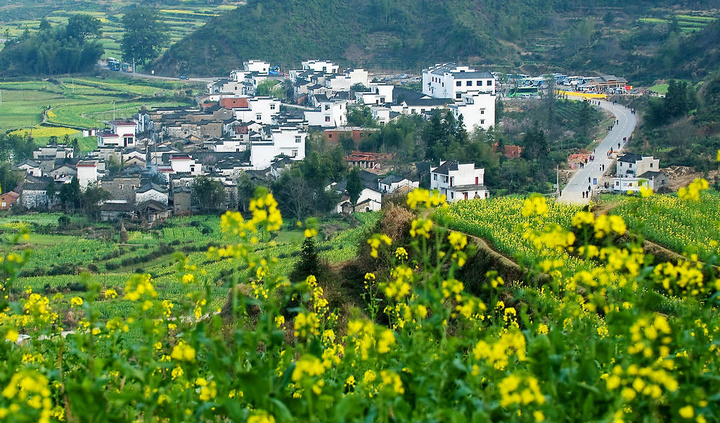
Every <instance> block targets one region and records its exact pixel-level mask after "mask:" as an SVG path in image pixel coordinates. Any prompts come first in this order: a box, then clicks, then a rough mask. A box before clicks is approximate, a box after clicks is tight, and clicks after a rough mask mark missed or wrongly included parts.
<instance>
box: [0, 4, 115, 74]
mask: <svg viewBox="0 0 720 423" xmlns="http://www.w3.org/2000/svg"><path fill="white" fill-rule="evenodd" d="M99 34H100V21H99V20H98V19H96V18H94V17H92V16H90V15H84V14H78V15H74V16H72V17H71V18H70V20H69V22H68V23H67V25H66V26H64V27H60V26H55V27H52V26H51V25H50V23H49V22H47V20H45V21H43V22H41V25H40V31H39V32H37V33H30V32H29V31H25V33H24V34H23V35H21V36H20V37H18V38H16V39H12V40H8V41H7V42H6V43H5V47H4V48H3V49H2V50H1V51H0V75H5V76H20V75H57V74H64V73H76V72H86V71H88V70H91V69H93V68H94V67H95V63H97V61H98V59H100V57H101V56H102V55H103V53H104V51H105V50H104V48H103V46H102V44H100V43H99V42H98V41H96V40H94V38H96V37H97V36H98V35H99Z"/></svg>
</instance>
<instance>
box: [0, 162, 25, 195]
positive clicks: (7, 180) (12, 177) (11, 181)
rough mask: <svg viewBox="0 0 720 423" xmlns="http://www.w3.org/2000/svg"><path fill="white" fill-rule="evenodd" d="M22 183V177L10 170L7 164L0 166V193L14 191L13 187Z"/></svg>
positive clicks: (10, 167)
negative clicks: (0, 189)
mask: <svg viewBox="0 0 720 423" xmlns="http://www.w3.org/2000/svg"><path fill="white" fill-rule="evenodd" d="M20 181H22V177H21V176H20V175H19V174H18V172H15V171H13V170H12V166H11V165H10V163H8V162H4V163H2V164H0V188H2V191H0V192H8V191H12V190H14V189H15V187H16V186H17V185H18V184H19V183H20Z"/></svg>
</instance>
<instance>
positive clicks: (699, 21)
mask: <svg viewBox="0 0 720 423" xmlns="http://www.w3.org/2000/svg"><path fill="white" fill-rule="evenodd" d="M673 19H674V20H675V21H676V22H677V24H678V27H679V28H680V30H681V31H682V32H684V33H692V32H697V31H700V30H701V29H703V28H705V27H706V26H708V25H709V24H711V23H712V22H714V21H715V20H716V19H717V18H714V17H710V16H697V15H686V14H679V15H672V16H669V17H667V18H640V19H638V21H639V22H641V23H645V24H650V25H657V24H664V25H667V24H671V23H672V22H673Z"/></svg>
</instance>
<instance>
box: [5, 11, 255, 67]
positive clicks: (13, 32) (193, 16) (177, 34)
mask: <svg viewBox="0 0 720 423" xmlns="http://www.w3.org/2000/svg"><path fill="white" fill-rule="evenodd" d="M131 4H133V3H131V2H128V1H107V0H105V1H102V0H101V1H98V2H79V3H77V2H76V3H73V4H72V5H68V6H72V7H68V6H65V7H63V4H62V2H57V4H56V5H55V6H53V5H32V4H29V5H24V10H18V9H19V8H18V7H15V8H11V6H12V5H7V6H5V10H4V9H3V8H2V6H0V34H1V35H0V37H3V38H7V37H17V36H19V35H21V34H22V33H23V31H25V30H26V29H28V30H30V31H35V30H37V29H38V28H39V25H40V19H41V18H42V17H43V16H44V17H45V18H46V19H47V20H48V22H50V24H51V25H65V24H66V23H67V21H68V18H69V17H70V16H72V15H73V14H78V13H84V14H88V15H92V16H94V17H96V18H98V19H100V21H101V22H102V38H101V43H102V44H103V46H104V47H105V57H117V58H120V57H121V53H120V41H121V40H122V33H123V28H122V25H121V19H122V16H123V7H125V6H128V5H131ZM238 4H241V3H240V2H228V3H227V4H221V5H216V6H208V5H207V3H205V2H200V1H192V0H191V1H183V2H180V4H177V5H167V6H162V7H161V8H160V9H159V10H158V11H159V14H160V18H161V20H162V21H163V22H164V23H165V24H166V25H167V26H168V36H169V39H170V42H171V43H174V42H176V41H178V40H180V39H181V38H183V37H185V36H186V35H188V34H190V33H191V32H192V31H194V30H195V29H197V28H198V27H201V26H202V25H204V24H205V22H207V21H208V20H209V19H211V18H213V17H215V16H218V15H220V14H221V13H222V12H224V11H227V10H230V9H234V8H235V7H237V5H238ZM33 6H34V7H33ZM3 12H5V13H3ZM3 15H4V16H5V17H3Z"/></svg>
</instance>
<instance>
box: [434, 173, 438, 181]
mask: <svg viewBox="0 0 720 423" xmlns="http://www.w3.org/2000/svg"><path fill="white" fill-rule="evenodd" d="M433 179H434V180H436V181H437V173H435V174H433Z"/></svg>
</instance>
